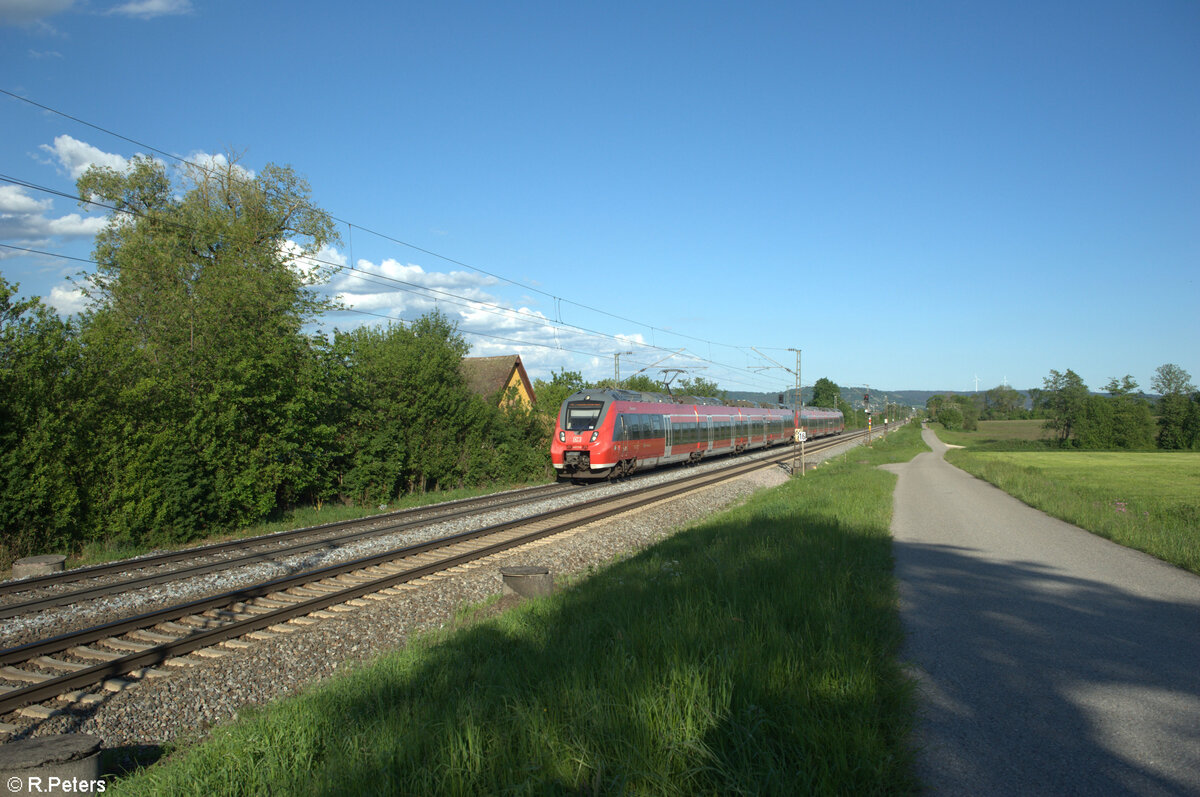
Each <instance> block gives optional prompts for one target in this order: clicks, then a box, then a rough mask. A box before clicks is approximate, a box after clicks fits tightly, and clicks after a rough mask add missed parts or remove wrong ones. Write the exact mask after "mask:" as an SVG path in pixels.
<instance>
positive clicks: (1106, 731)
mask: <svg viewBox="0 0 1200 797" xmlns="http://www.w3.org/2000/svg"><path fill="white" fill-rule="evenodd" d="M924 436H925V441H926V443H928V444H929V445H930V447H931V448H932V449H933V452H932V453H925V454H921V455H919V456H918V457H916V458H915V459H913V460H912V461H911V462H909V463H905V464H901V465H888V466H885V467H886V468H887V469H888V470H891V471H893V472H895V473H897V474H898V475H899V481H898V483H897V486H896V492H895V514H894V517H893V524H892V531H893V535H894V553H895V558H896V574H897V577H898V579H899V582H900V599H901V600H900V603H901V618H902V621H903V624H904V627H905V632H906V636H907V639H906V644H905V649H904V651H903V656H904V657H905V659H906V660H907V661H908V662H909V663H910V666H911V669H912V672H913V674H914V676H915V677H916V678H917V680H918V684H919V690H920V696H921V712H920V719H919V725H918V729H917V733H916V744H917V746H918V750H919V752H918V759H919V775H920V776H921V778H922V780H923V781H924V783H925V785H926V788H927V790H928V791H929V792H930V793H933V794H971V795H993V794H1023V795H1025V794H1147V795H1185V794H1186V795H1200V664H1198V662H1200V578H1198V577H1196V576H1194V575H1192V574H1189V573H1187V572H1185V571H1183V570H1180V569H1178V568H1175V567H1172V566H1171V565H1168V564H1165V563H1163V562H1161V561H1159V560H1157V559H1154V558H1152V557H1150V556H1147V555H1145V554H1142V553H1139V552H1137V551H1132V550H1130V549H1127V548H1123V547H1121V546H1118V545H1116V544H1114V543H1111V542H1109V541H1108V540H1105V539H1102V538H1100V537H1097V536H1095V535H1092V534H1090V533H1088V532H1086V531H1084V530H1082V529H1079V528H1077V527H1075V526H1071V525H1069V524H1066V523H1063V522H1061V521H1058V520H1055V519H1053V518H1050V517H1049V516H1047V515H1045V514H1043V513H1041V512H1039V511H1037V510H1035V509H1032V508H1030V507H1028V506H1026V505H1025V504H1023V503H1021V502H1020V501H1018V500H1016V499H1015V498H1012V497H1011V496H1009V495H1007V494H1005V493H1003V492H1001V491H1000V490H998V489H996V488H995V487H993V486H991V485H990V484H987V483H986V482H983V481H980V480H978V479H975V478H973V477H972V476H970V475H968V474H966V473H964V472H963V471H961V470H958V469H957V468H954V467H953V466H951V465H949V464H948V463H946V462H945V461H944V459H943V458H942V455H943V453H944V452H945V449H946V446H945V445H944V444H942V443H941V442H940V441H939V440H938V439H937V438H936V436H935V435H933V433H932V432H929V431H926V432H925V435H924Z"/></svg>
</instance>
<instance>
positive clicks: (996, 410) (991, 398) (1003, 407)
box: [983, 385, 1025, 420]
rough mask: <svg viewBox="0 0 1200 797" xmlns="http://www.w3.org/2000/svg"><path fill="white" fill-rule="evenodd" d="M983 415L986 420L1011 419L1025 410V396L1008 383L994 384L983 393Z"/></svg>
mask: <svg viewBox="0 0 1200 797" xmlns="http://www.w3.org/2000/svg"><path fill="white" fill-rule="evenodd" d="M984 405H985V406H984V411H983V416H984V417H985V418H987V419H988V420H1011V419H1014V418H1020V417H1022V416H1023V415H1024V412H1025V397H1024V396H1022V395H1021V393H1020V391H1018V390H1015V389H1013V388H1011V387H1009V386H1008V385H996V386H995V387H994V388H992V389H991V390H988V391H987V392H986V393H984Z"/></svg>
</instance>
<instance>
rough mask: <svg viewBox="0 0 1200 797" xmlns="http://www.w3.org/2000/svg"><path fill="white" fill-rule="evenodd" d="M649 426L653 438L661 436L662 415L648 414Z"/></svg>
mask: <svg viewBox="0 0 1200 797" xmlns="http://www.w3.org/2000/svg"><path fill="white" fill-rule="evenodd" d="M650 428H651V430H652V434H653V436H654V438H655V439H658V438H660V437H662V436H663V416H661V415H651V416H650Z"/></svg>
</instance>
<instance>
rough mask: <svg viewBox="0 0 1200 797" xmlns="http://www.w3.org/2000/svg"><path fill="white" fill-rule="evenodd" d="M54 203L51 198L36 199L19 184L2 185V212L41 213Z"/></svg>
mask: <svg viewBox="0 0 1200 797" xmlns="http://www.w3.org/2000/svg"><path fill="white" fill-rule="evenodd" d="M52 204H54V203H53V202H52V201H51V200H49V199H40V200H39V199H34V198H33V197H31V196H29V195H28V194H26V193H25V189H24V188H22V187H21V186H19V185H0V213H40V212H42V211H44V210H49V209H50V206H51V205H52Z"/></svg>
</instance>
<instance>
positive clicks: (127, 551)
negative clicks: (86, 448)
mask: <svg viewBox="0 0 1200 797" xmlns="http://www.w3.org/2000/svg"><path fill="white" fill-rule="evenodd" d="M530 486H532V485H529V484H515V485H507V486H505V485H493V486H491V487H471V488H462V489H457V490H445V491H438V492H433V493H414V494H412V495H406V496H403V497H402V498H400V499H399V500H397V501H393V502H392V503H389V504H386V505H385V506H384V507H382V508H381V507H378V506H347V505H345V504H340V503H330V504H325V505H323V506H322V507H320V508H317V507H314V506H305V507H297V508H295V509H292V510H289V511H287V512H285V513H283V514H281V515H280V516H279V517H278V518H275V519H274V520H270V521H266V522H263V523H257V524H255V525H253V526H247V527H246V528H244V529H238V530H237V531H234V532H225V533H221V534H214V535H212V536H209V537H205V538H202V539H198V540H192V541H191V542H188V543H184V544H181V545H178V546H174V547H173V548H170V549H167V548H152V547H150V546H132V545H118V544H115V543H110V542H108V543H106V542H96V543H90V544H88V545H86V546H84V547H83V549H82V550H80V552H79V553H77V554H75V555H72V556H68V558H67V565H66V566H67V567H83V566H85V565H95V564H102V563H104V562H112V561H115V560H117V559H129V558H132V557H134V556H142V555H144V554H148V553H150V552H151V551H155V550H158V551H162V550H177V549H182V548H194V547H196V546H199V545H207V544H209V543H214V542H223V541H225V540H233V539H243V538H245V537H257V536H260V535H263V534H273V533H275V532H278V531H287V530H290V529H299V528H305V527H307V526H319V525H321V524H323V523H336V522H338V521H342V520H357V519H358V518H363V517H369V516H371V515H378V514H380V513H382V512H395V511H397V510H401V509H411V508H413V507H418V506H427V505H429V504H440V503H442V502H443V501H457V500H460V499H463V498H474V497H476V496H479V495H487V494H489V493H495V492H500V491H502V490H512V489H517V488H520V487H530Z"/></svg>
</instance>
